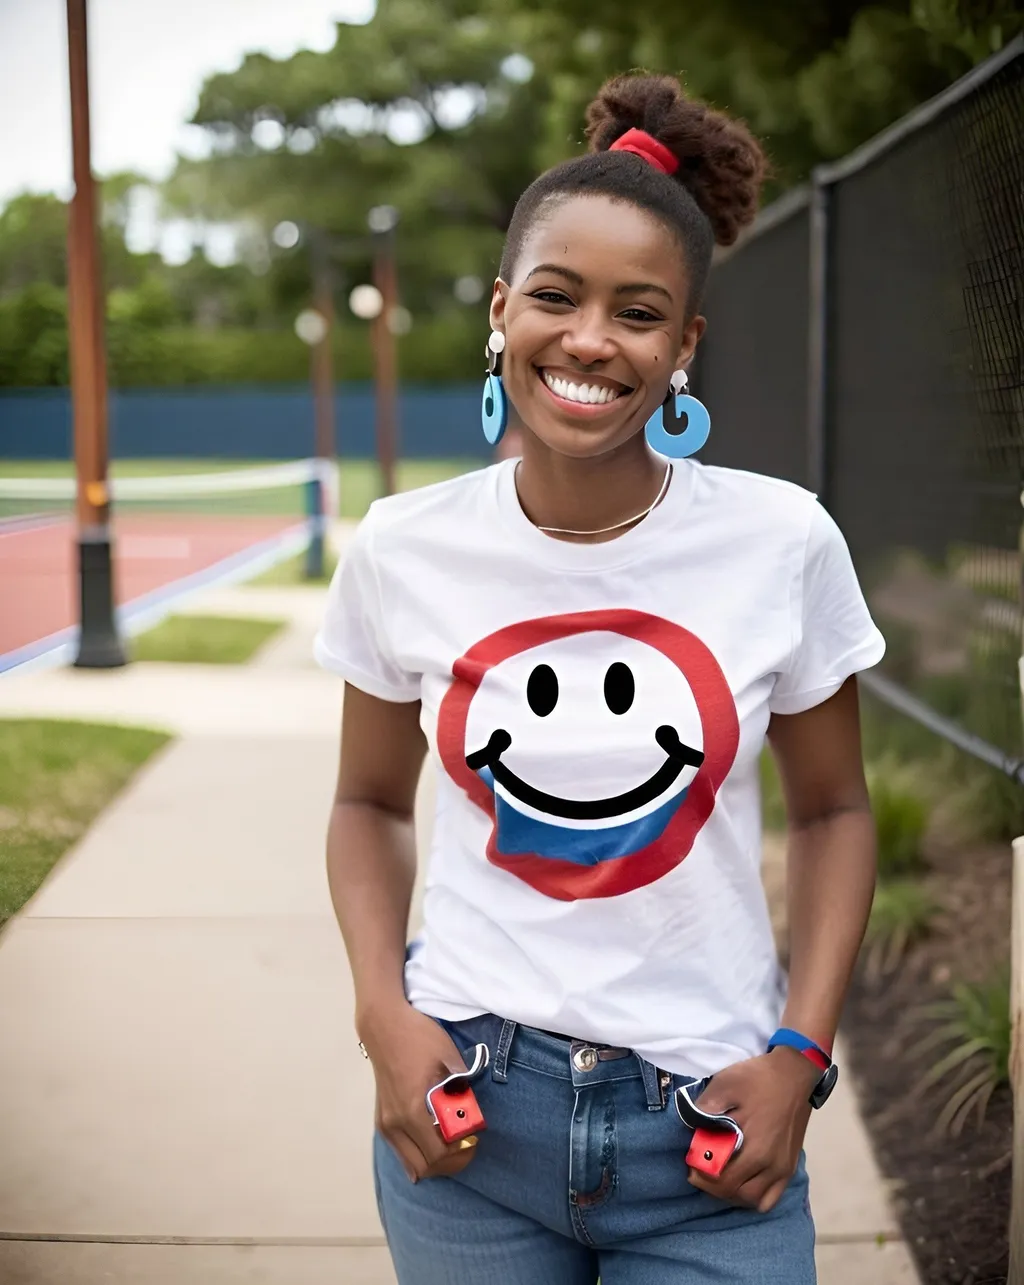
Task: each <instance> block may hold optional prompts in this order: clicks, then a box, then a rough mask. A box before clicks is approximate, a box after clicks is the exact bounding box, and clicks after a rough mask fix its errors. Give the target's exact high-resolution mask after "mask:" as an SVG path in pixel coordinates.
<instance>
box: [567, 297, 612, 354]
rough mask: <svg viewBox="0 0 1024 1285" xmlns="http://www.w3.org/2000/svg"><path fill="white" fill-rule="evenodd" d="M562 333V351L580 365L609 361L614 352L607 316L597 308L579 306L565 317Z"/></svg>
mask: <svg viewBox="0 0 1024 1285" xmlns="http://www.w3.org/2000/svg"><path fill="white" fill-rule="evenodd" d="M567 321H568V325H567V328H566V330H565V331H564V333H563V334H562V351H563V352H564V353H565V355H566V356H567V357H572V358H573V359H574V360H576V361H577V362H579V364H580V365H581V366H596V365H597V364H598V363H600V362H606V361H610V360H611V359H612V358H613V357H614V356H615V353H616V346H615V340H614V338H613V337H612V333H611V326H610V321H609V318H608V317H606V316H604V315H603V314H602V313H601V312H600V311H599V310H598V309H596V308H595V309H585V308H581V309H580V310H579V311H578V312H576V313H574V314H572V315H571V316H570V317H569V318H567Z"/></svg>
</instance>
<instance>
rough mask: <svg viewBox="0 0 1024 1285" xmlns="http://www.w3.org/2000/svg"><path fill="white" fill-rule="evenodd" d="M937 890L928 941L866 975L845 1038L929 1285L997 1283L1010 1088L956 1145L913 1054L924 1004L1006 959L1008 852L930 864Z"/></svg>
mask: <svg viewBox="0 0 1024 1285" xmlns="http://www.w3.org/2000/svg"><path fill="white" fill-rule="evenodd" d="M928 855H929V862H930V866H931V873H930V874H929V875H928V876H927V882H928V883H929V885H930V887H931V890H932V892H933V893H934V894H935V896H936V898H937V899H938V901H939V902H940V904H941V905H942V906H943V907H944V913H943V915H942V917H941V919H940V921H939V922H938V923H937V924H936V925H935V928H934V931H933V933H932V935H931V936H930V938H929V939H928V940H927V941H925V942H923V943H921V944H920V945H918V946H916V947H915V948H914V949H913V950H912V951H911V952H910V953H909V954H908V956H907V957H906V959H905V960H904V962H903V964H902V965H901V967H900V969H899V971H898V972H897V973H896V974H895V975H894V976H890V977H888V978H885V979H884V980H871V979H869V978H868V977H867V976H866V974H865V971H864V970H863V969H862V970H861V972H860V973H859V975H858V977H857V979H856V981H855V983H854V986H853V989H852V991H851V993H850V997H849V1000H848V1002H847V1007H846V1012H845V1015H844V1019H843V1030H844V1034H845V1038H846V1044H847V1050H848V1055H849V1058H850V1061H851V1063H852V1065H851V1068H850V1069H851V1072H852V1074H853V1077H854V1079H855V1082H856V1085H857V1089H858V1093H859V1095H860V1101H861V1104H862V1107H863V1110H864V1113H865V1119H866V1123H867V1125H868V1128H869V1130H870V1132H871V1136H872V1140H873V1142H874V1146H875V1153H876V1155H877V1157H878V1161H879V1164H880V1165H881V1168H882V1171H883V1173H884V1174H885V1176H886V1178H887V1179H888V1180H889V1182H890V1183H891V1186H892V1191H893V1202H894V1206H895V1209H896V1213H897V1216H898V1217H899V1220H900V1225H901V1227H902V1230H903V1234H904V1236H905V1238H906V1241H907V1244H908V1246H909V1247H910V1249H911V1251H912V1252H913V1254H914V1257H915V1259H916V1261H917V1266H918V1270H919V1272H920V1274H921V1279H922V1281H923V1282H924V1285H996V1282H1005V1281H1006V1273H1007V1252H1008V1251H1007V1226H1008V1219H1009V1214H1010V1179H1011V1170H1010V1147H1011V1141H1012V1137H1011V1134H1012V1109H1011V1108H1012V1102H1011V1096H1010V1092H1009V1089H1008V1088H1007V1087H1006V1086H1003V1087H1002V1088H1000V1089H998V1090H997V1091H996V1093H995V1095H994V1096H993V1098H992V1100H991V1102H990V1104H989V1107H988V1111H987V1114H986V1118H985V1121H984V1123H983V1124H982V1125H981V1126H980V1127H979V1126H978V1124H977V1122H976V1117H975V1116H972V1117H971V1119H970V1120H969V1121H968V1123H967V1125H966V1127H965V1128H964V1131H963V1133H962V1134H961V1135H960V1136H959V1137H958V1138H949V1137H944V1138H935V1137H934V1136H933V1135H932V1133H931V1130H932V1127H933V1125H934V1123H935V1120H936V1117H937V1116H938V1114H939V1111H940V1110H941V1108H942V1105H943V1103H944V1102H945V1100H946V1097H947V1096H948V1090H947V1093H946V1094H943V1093H942V1091H941V1089H933V1090H931V1091H929V1092H928V1093H921V1092H920V1091H915V1090H914V1089H913V1086H914V1085H916V1084H917V1081H918V1080H919V1078H920V1076H921V1074H922V1073H923V1072H924V1070H926V1069H927V1066H928V1064H929V1061H930V1060H934V1058H935V1055H934V1054H933V1055H931V1058H929V1057H928V1056H925V1058H924V1059H919V1060H917V1061H912V1060H911V1059H910V1057H909V1055H908V1050H909V1049H910V1048H912V1046H913V1045H914V1044H915V1043H917V1042H918V1041H919V1040H920V1038H921V1037H922V1036H923V1035H924V1034H925V1033H926V1032H927V1030H928V1029H929V1028H928V1026H927V1025H925V1024H922V1022H921V1019H920V1017H919V1015H918V1014H917V1012H916V1010H918V1009H919V1008H920V1007H921V1005H924V1004H928V1003H931V1002H933V1001H934V1000H937V999H945V998H948V996H949V990H950V985H951V983H953V982H960V981H964V982H983V981H985V980H987V979H989V978H990V977H991V975H992V971H993V969H994V968H995V967H997V966H998V965H999V964H1000V963H1002V962H1004V961H1006V960H1007V959H1008V957H1009V941H1010V852H1009V845H1006V846H991V847H980V848H979V847H974V848H964V847H958V848H955V849H954V848H950V849H948V850H941V849H939V850H935V851H932V852H930V853H929V854H928Z"/></svg>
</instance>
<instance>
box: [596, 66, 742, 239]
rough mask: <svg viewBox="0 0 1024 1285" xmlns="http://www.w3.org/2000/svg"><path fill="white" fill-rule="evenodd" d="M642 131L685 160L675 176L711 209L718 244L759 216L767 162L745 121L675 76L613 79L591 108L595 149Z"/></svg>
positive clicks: (706, 210) (601, 149) (700, 203)
mask: <svg viewBox="0 0 1024 1285" xmlns="http://www.w3.org/2000/svg"><path fill="white" fill-rule="evenodd" d="M630 129H642V130H644V131H646V132H647V133H648V134H650V135H652V137H654V138H656V139H657V140H658V142H659V143H662V144H663V145H664V146H665V147H667V148H668V149H669V150H670V151H671V152H672V153H673V154H674V155H675V156H677V157H678V158H679V169H678V170H677V171H676V173H675V176H674V179H675V180H677V181H678V182H680V183H682V185H683V186H684V187H685V188H686V189H687V190H688V191H689V192H690V194H691V196H692V197H693V199H694V200H695V201H696V203H697V205H698V206H699V207H700V209H701V210H703V212H704V213H705V214H706V215H707V217H708V220H709V221H710V223H711V229H712V231H713V233H714V237H715V240H716V241H717V242H718V244H719V245H732V243H733V242H734V241H735V240H736V238H737V237H738V236H739V234H740V232H741V231H742V229H743V228H744V227H746V226H747V224H748V223H751V222H753V220H754V217H755V215H756V214H757V208H758V198H759V196H760V190H761V183H762V181H763V179H764V175H765V170H766V162H765V157H764V153H763V152H762V150H761V147H760V145H759V144H758V142H757V140H756V139H755V138H754V136H753V135H752V134H751V133H750V131H749V130H748V129H747V127H746V125H744V124H743V122H742V121H738V120H734V119H733V118H732V117H730V116H726V115H725V114H724V113H723V112H718V111H714V110H712V109H711V108H710V107H705V106H704V105H703V104H702V103H697V102H694V101H693V100H692V99H689V98H687V97H686V95H685V94H684V93H683V90H682V87H681V86H680V84H679V82H678V81H677V80H676V79H675V78H674V77H673V76H650V75H641V74H632V75H626V76H616V77H614V79H612V80H609V81H608V82H607V83H606V84H605V85H604V86H603V87H602V89H601V90H600V92H599V93H598V95H597V97H596V98H595V99H594V101H593V102H592V103H591V104H590V106H589V108H588V109H587V131H586V132H587V138H588V139H589V140H590V150H591V151H592V152H606V151H607V150H608V149H609V148H610V147H611V145H612V143H614V142H615V140H616V139H618V138H621V137H622V135H623V134H625V133H626V131H627V130H630Z"/></svg>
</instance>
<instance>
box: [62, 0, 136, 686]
mask: <svg viewBox="0 0 1024 1285" xmlns="http://www.w3.org/2000/svg"><path fill="white" fill-rule="evenodd" d="M67 16H68V69H69V73H70V80H71V151H72V165H73V172H74V181H75V194H74V196H73V197H72V198H71V208H70V211H69V216H70V217H69V220H68V332H69V341H70V348H71V404H72V415H73V420H74V439H75V472H76V477H77V502H76V506H75V513H76V526H77V543H78V593H79V614H78V618H79V635H78V653H77V655H76V657H75V665H76V666H77V667H78V668H81V669H111V668H114V667H115V666H117V665H123V664H124V663H125V653H124V646H123V644H122V642H121V639H120V636H119V635H118V632H117V621H116V619H115V616H114V577H113V559H112V553H111V529H110V488H109V485H108V481H107V465H108V460H107V456H108V448H107V367H106V353H105V351H104V342H103V288H102V274H101V271H100V251H99V242H98V240H97V235H96V187H95V183H94V181H93V176H92V160H91V154H90V139H89V48H88V25H87V16H86V0H67Z"/></svg>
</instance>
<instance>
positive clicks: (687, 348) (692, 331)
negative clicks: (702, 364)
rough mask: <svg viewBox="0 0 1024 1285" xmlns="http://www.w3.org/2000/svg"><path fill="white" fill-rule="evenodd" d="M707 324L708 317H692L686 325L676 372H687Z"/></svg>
mask: <svg viewBox="0 0 1024 1285" xmlns="http://www.w3.org/2000/svg"><path fill="white" fill-rule="evenodd" d="M707 324H708V323H707V318H706V317H692V318H691V319H690V320H689V321H688V322H687V323H686V329H685V330H684V331H683V343H682V347H681V348H680V349H679V356H678V357H677V358H676V364H675V369H676V370H686V369H687V368H688V367H689V365H690V362H691V361H693V355H694V353H695V352H696V351H697V345H698V344H699V343H700V340H701V336H702V335H703V334H704V331H705V329H706V328H707Z"/></svg>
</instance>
